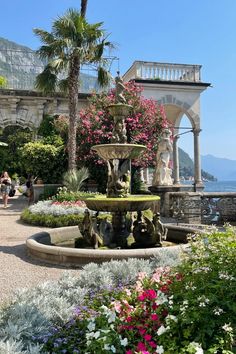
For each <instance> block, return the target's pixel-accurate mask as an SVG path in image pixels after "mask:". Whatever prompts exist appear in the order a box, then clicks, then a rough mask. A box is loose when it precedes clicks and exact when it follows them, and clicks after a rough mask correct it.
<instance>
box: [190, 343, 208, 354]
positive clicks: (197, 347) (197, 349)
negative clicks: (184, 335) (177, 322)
mask: <svg viewBox="0 0 236 354" xmlns="http://www.w3.org/2000/svg"><path fill="white" fill-rule="evenodd" d="M188 348H189V349H195V354H204V351H203V349H202V346H201V344H199V343H197V342H192V343H190V344H189V347H188Z"/></svg>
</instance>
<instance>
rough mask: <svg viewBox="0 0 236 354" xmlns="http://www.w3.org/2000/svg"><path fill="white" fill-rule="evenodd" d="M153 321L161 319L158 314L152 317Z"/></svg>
mask: <svg viewBox="0 0 236 354" xmlns="http://www.w3.org/2000/svg"><path fill="white" fill-rule="evenodd" d="M151 319H152V320H153V321H158V319H159V317H158V316H157V314H156V313H153V314H152V315H151Z"/></svg>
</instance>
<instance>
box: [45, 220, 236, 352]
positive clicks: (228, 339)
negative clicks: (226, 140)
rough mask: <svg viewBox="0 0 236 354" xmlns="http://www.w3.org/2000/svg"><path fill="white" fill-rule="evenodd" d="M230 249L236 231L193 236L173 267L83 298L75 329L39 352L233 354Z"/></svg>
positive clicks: (235, 323) (235, 312) (235, 244)
mask: <svg viewBox="0 0 236 354" xmlns="http://www.w3.org/2000/svg"><path fill="white" fill-rule="evenodd" d="M235 249H236V230H235V228H231V227H227V230H226V232H219V231H218V230H215V231H213V232H211V233H206V234H204V235H197V236H195V237H194V238H193V239H191V240H190V247H189V250H188V252H187V253H186V255H185V259H184V260H183V261H182V263H181V264H180V265H178V266H177V267H174V268H171V269H170V268H167V267H166V268H158V269H156V270H155V271H154V272H153V273H152V274H146V273H144V272H142V273H139V274H138V275H137V279H136V282H135V284H126V285H124V284H123V285H120V286H119V287H117V288H115V289H106V288H104V289H103V290H102V289H101V290H100V291H98V292H92V291H90V292H88V293H87V296H86V297H85V303H84V305H83V306H80V307H78V308H76V310H75V315H74V317H73V319H72V321H70V323H67V324H66V325H65V326H64V327H61V328H58V330H57V332H56V333H53V334H52V335H50V336H49V337H48V339H47V341H46V342H45V345H44V349H45V350H46V352H53V353H76V351H73V350H75V349H76V350H77V349H78V352H79V353H97V354H102V353H119V354H153V353H159V354H162V353H164V354H177V353H178V354H213V353H214V354H233V353H235V351H234V348H235V347H234V343H235V334H236V333H235V329H236V305H235V304H236V301H235V300H236V298H235V296H236V295H235V294H236V271H235ZM76 333H79V336H78V335H77V336H76ZM63 336H64V337H63ZM65 336H66V339H65ZM68 338H69V339H68ZM55 343H56V345H55Z"/></svg>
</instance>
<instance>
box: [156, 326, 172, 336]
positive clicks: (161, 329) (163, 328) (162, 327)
mask: <svg viewBox="0 0 236 354" xmlns="http://www.w3.org/2000/svg"><path fill="white" fill-rule="evenodd" d="M168 329H170V327H169V326H167V327H164V326H161V327H159V328H158V331H157V334H158V336H161V335H162V334H163V333H165V332H166V331H167V330H168Z"/></svg>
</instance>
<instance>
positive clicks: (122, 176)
mask: <svg viewBox="0 0 236 354" xmlns="http://www.w3.org/2000/svg"><path fill="white" fill-rule="evenodd" d="M123 90H124V85H123V82H122V80H121V78H120V77H119V76H118V77H117V78H116V102H115V104H112V105H111V106H110V107H109V110H110V112H111V115H112V116H113V119H114V128H113V137H112V141H111V144H106V145H95V146H93V147H92V149H93V150H94V151H95V152H96V153H97V154H98V155H99V156H100V157H101V158H102V159H104V160H105V161H106V162H107V168H108V181H107V194H106V195H96V196H93V197H87V198H85V203H86V205H87V207H88V209H90V210H93V211H96V212H97V214H98V213H99V212H110V213H111V214H112V221H111V222H109V221H108V220H106V219H104V220H102V221H100V222H99V221H98V218H97V217H96V216H95V217H94V216H92V215H91V213H90V212H89V210H86V211H85V214H84V219H83V223H82V225H80V226H79V228H80V234H81V235H80V236H82V237H80V238H79V239H80V240H82V241H84V246H85V247H79V246H78V245H77V246H76V242H77V240H79V239H78V233H79V231H78V227H76V226H70V227H62V228H59V229H52V230H49V231H47V232H46V231H42V232H39V233H37V234H34V235H32V236H31V237H29V238H28V239H27V241H26V244H27V249H28V253H29V254H30V255H31V256H33V257H34V258H37V259H41V260H43V261H46V262H49V263H56V264H60V265H65V266H81V265H84V264H87V263H89V262H96V263H101V262H105V261H110V260H111V259H117V260H120V259H128V258H131V257H132V258H142V259H147V258H148V259H149V258H150V257H153V256H157V257H162V255H163V254H168V255H170V254H176V253H179V252H181V250H182V248H185V247H187V245H181V244H182V243H186V242H187V235H188V234H191V233H195V232H196V229H193V228H186V227H183V226H176V225H171V224H169V225H168V226H167V227H166V226H164V225H163V224H162V223H161V222H160V215H159V213H154V215H153V218H152V220H150V219H149V218H148V217H147V216H146V215H145V213H144V211H145V210H147V209H150V208H151V209H152V210H156V209H157V208H156V203H158V201H159V197H158V196H155V195H146V194H145V195H131V194H130V176H131V160H132V159H134V158H137V157H138V156H140V154H141V153H142V152H143V151H144V150H145V149H146V147H145V146H143V145H136V144H129V143H127V135H126V126H125V118H126V117H127V116H128V115H129V113H130V110H131V109H132V107H131V106H129V105H128V104H127V103H126V101H125V98H124V96H123ZM132 212H135V213H132ZM127 214H130V215H129V216H130V218H127ZM134 214H135V215H136V216H135V218H134ZM198 232H199V231H198ZM131 234H132V236H133V239H134V242H133V245H131V246H129V247H128V248H129V249H125V248H127V239H128V237H129V236H130V235H131ZM131 238H132V237H131ZM163 239H167V241H168V242H169V241H170V242H171V243H172V246H171V247H160V246H162V241H163ZM173 242H174V243H175V245H173ZM66 243H70V244H72V248H71V247H65V244H66ZM179 243H180V245H178V244H179ZM99 245H103V246H107V247H106V249H100V248H98V249H93V248H97V247H98V246H99ZM74 246H76V247H78V248H74ZM86 246H88V247H86ZM164 246H165V245H164ZM120 248H122V250H121V249H120Z"/></svg>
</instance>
